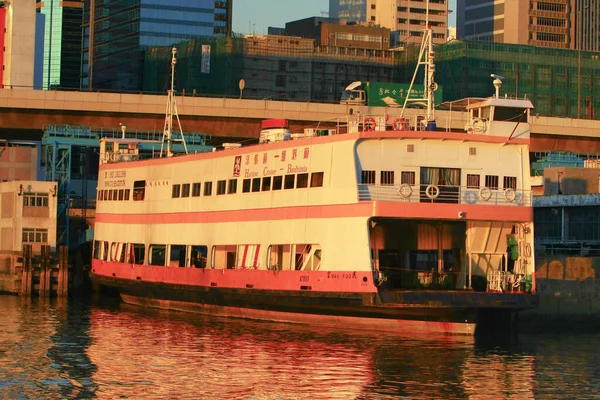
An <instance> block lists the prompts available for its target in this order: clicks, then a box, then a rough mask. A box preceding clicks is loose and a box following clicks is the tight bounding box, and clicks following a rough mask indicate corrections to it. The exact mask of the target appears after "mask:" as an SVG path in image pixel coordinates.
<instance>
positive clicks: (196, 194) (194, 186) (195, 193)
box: [192, 182, 200, 197]
mask: <svg viewBox="0 0 600 400" xmlns="http://www.w3.org/2000/svg"><path fill="white" fill-rule="evenodd" d="M199 196H200V182H196V183H194V184H192V197H199Z"/></svg>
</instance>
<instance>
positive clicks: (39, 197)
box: [23, 193, 48, 207]
mask: <svg viewBox="0 0 600 400" xmlns="http://www.w3.org/2000/svg"><path fill="white" fill-rule="evenodd" d="M23 206H24V207H48V194H47V193H23Z"/></svg>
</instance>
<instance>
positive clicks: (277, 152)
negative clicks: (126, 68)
mask: <svg viewBox="0 0 600 400" xmlns="http://www.w3.org/2000/svg"><path fill="white" fill-rule="evenodd" d="M173 63H174V62H173ZM432 83H433V82H428V84H427V85H426V86H425V87H429V88H430V93H429V95H430V98H433V95H432V93H431V92H432V91H433V90H435V87H434V85H433V84H432ZM501 83H502V82H501V79H499V77H496V79H495V80H494V85H495V86H496V94H495V96H492V97H490V98H487V99H483V100H481V101H480V102H478V103H475V104H471V105H470V106H469V115H470V121H469V123H468V124H467V127H466V128H465V129H466V131H463V132H452V131H448V130H439V129H437V126H436V124H435V121H434V119H433V118H432V116H433V114H432V111H433V110H431V109H429V108H428V110H427V117H426V118H425V119H412V120H411V119H405V118H397V119H394V120H393V121H389V120H388V121H387V122H386V118H385V117H382V116H363V115H356V114H355V115H350V116H348V117H347V118H345V119H344V120H340V121H337V122H336V124H335V125H330V126H329V128H328V129H324V130H312V131H311V130H307V131H305V132H302V133H299V134H292V133H290V132H291V131H290V129H289V124H288V121H286V120H267V121H264V122H263V123H262V128H263V130H262V131H261V136H260V141H259V144H256V145H251V146H239V145H237V146H234V145H230V146H224V149H221V150H215V151H213V152H207V153H198V154H187V155H174V154H172V152H171V150H170V146H169V144H170V143H171V142H172V141H173V140H174V139H173V137H172V130H170V129H169V128H170V126H171V125H170V123H166V125H168V126H167V128H166V130H165V132H166V142H167V145H166V151H162V150H161V152H160V156H159V157H156V158H148V157H146V156H145V155H144V154H143V152H141V151H140V142H139V141H136V140H131V139H126V138H122V139H112V138H105V139H102V140H101V143H100V167H99V181H98V193H97V208H96V219H95V228H94V251H93V260H92V269H91V278H92V281H93V282H94V284H95V285H96V286H97V287H107V288H112V289H116V290H117V291H118V292H119V293H120V296H121V298H122V300H123V301H124V302H127V303H131V304H138V305H143V306H151V307H160V308H166V309H173V310H181V311H193V312H200V313H208V314H216V315H222V316H234V317H244V318H255V319H266V320H277V321H291V322H302V323H311V324H320V325H335V326H339V325H347V326H353V327H362V328H365V329H380V330H395V331H410V332H415V331H418V332H420V331H427V332H447V333H461V334H473V333H475V330H476V329H479V328H481V327H483V326H486V325H487V326H493V327H494V329H496V328H497V327H499V326H502V327H509V326H513V324H514V322H515V321H516V316H517V315H518V312H519V311H521V310H526V309H530V308H534V307H536V306H537V301H538V300H537V296H536V294H535V292H536V288H535V265H534V257H533V253H532V249H533V209H532V197H531V196H532V193H531V187H530V170H529V165H530V163H529V150H528V146H529V133H530V126H529V118H530V110H531V109H532V108H533V105H532V104H531V102H530V101H529V100H526V99H510V98H506V97H501V96H500V93H499V92H500V85H501ZM172 94H173V93H172V90H171V92H170V97H171V96H172ZM170 102H171V103H170V104H173V102H172V100H170ZM490 324H492V325H490ZM498 324H499V325H498Z"/></svg>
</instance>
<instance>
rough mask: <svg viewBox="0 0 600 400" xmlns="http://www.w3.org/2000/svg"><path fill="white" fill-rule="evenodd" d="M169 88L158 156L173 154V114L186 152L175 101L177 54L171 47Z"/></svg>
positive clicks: (186, 152) (170, 155)
mask: <svg viewBox="0 0 600 400" xmlns="http://www.w3.org/2000/svg"><path fill="white" fill-rule="evenodd" d="M171 54H172V57H171V89H170V90H169V91H168V93H169V95H168V100H167V112H166V117H165V127H164V129H163V137H162V143H161V146H160V156H161V157H162V156H163V153H165V154H166V156H167V157H172V156H173V151H172V149H171V146H172V143H173V142H174V141H175V140H174V139H173V115H175V118H176V119H177V125H178V126H179V133H180V134H181V139H180V140H179V141H181V142H182V143H183V149H184V150H185V154H188V150H187V146H186V144H185V137H184V136H183V130H182V129H181V121H180V120H179V114H178V113H177V103H176V102H175V64H176V63H177V59H176V58H175V54H177V49H176V48H175V47H173V48H172V49H171ZM165 140H166V141H167V145H166V149H165V148H164V146H165Z"/></svg>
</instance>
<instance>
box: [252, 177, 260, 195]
mask: <svg viewBox="0 0 600 400" xmlns="http://www.w3.org/2000/svg"><path fill="white" fill-rule="evenodd" d="M252 191H253V192H260V178H254V179H252Z"/></svg>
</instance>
